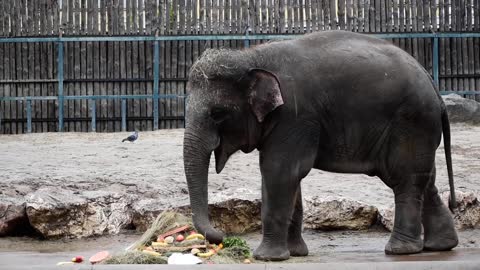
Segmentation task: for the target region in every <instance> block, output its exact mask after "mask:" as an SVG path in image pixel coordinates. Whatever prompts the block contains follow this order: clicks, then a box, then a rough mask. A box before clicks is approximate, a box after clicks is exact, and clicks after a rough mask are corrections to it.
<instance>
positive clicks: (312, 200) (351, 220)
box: [304, 196, 378, 230]
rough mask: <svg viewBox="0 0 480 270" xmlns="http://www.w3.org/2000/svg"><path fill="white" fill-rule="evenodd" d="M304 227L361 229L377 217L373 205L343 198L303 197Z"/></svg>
mask: <svg viewBox="0 0 480 270" xmlns="http://www.w3.org/2000/svg"><path fill="white" fill-rule="evenodd" d="M304 208H305V210H304V225H305V228H311V229H318V230H343V229H349V230H362V229H367V228H369V227H370V226H372V225H373V224H375V221H376V219H377V213H378V210H377V208H376V207H374V206H370V205H366V204H363V203H361V202H357V201H351V200H347V199H343V198H325V199H320V198H319V197H317V196H314V197H308V198H305V203H304Z"/></svg>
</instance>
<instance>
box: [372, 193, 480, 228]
mask: <svg viewBox="0 0 480 270" xmlns="http://www.w3.org/2000/svg"><path fill="white" fill-rule="evenodd" d="M455 194H456V199H457V208H456V209H455V211H454V213H453V220H454V222H455V227H456V228H457V229H458V230H464V229H479V228H480V202H479V201H478V196H477V195H476V194H474V193H471V192H469V193H465V192H461V191H456V192H455ZM440 196H441V198H442V200H443V202H444V204H445V205H448V198H449V196H450V192H448V191H447V192H443V193H442V194H441V195H440ZM394 217H395V208H394V207H393V206H392V207H390V208H382V209H380V210H379V221H380V223H381V224H382V225H383V226H384V227H385V228H386V229H387V230H389V231H392V229H393V221H394Z"/></svg>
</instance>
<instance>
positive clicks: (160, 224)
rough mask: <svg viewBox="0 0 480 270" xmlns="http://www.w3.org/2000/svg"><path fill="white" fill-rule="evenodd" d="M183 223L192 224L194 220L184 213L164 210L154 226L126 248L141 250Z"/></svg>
mask: <svg viewBox="0 0 480 270" xmlns="http://www.w3.org/2000/svg"><path fill="white" fill-rule="evenodd" d="M182 225H190V226H193V225H192V221H191V220H190V219H188V218H187V217H185V216H184V215H182V214H179V213H176V212H171V211H163V212H162V213H160V215H158V217H157V218H156V219H155V221H154V222H153V223H152V226H150V228H149V229H148V230H147V231H146V232H145V233H144V234H143V235H142V237H140V239H139V240H138V241H137V242H135V243H133V244H132V245H131V246H129V247H128V248H127V249H126V250H127V251H128V250H140V249H142V248H143V247H145V246H147V245H149V244H150V243H151V242H152V241H154V240H156V239H157V236H158V235H159V234H161V233H164V232H166V231H169V230H173V229H175V228H177V227H180V226H182Z"/></svg>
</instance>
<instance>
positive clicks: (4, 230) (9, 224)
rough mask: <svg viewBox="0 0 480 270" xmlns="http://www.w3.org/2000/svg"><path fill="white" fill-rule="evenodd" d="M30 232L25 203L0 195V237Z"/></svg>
mask: <svg viewBox="0 0 480 270" xmlns="http://www.w3.org/2000/svg"><path fill="white" fill-rule="evenodd" d="M30 232H31V227H30V223H29V222H28V217H27V213H26V211H25V202H24V201H23V200H21V199H19V198H17V199H15V198H13V197H10V196H8V197H7V196H5V195H0V237H1V236H12V235H25V234H29V233H30Z"/></svg>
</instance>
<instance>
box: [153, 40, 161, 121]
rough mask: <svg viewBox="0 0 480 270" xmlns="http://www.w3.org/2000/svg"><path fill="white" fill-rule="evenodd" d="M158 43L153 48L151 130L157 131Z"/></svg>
mask: <svg viewBox="0 0 480 270" xmlns="http://www.w3.org/2000/svg"><path fill="white" fill-rule="evenodd" d="M159 54H160V53H159V44H158V41H155V42H154V46H153V101H152V102H153V130H157V129H158V102H159V100H158V84H159V80H160V74H159V73H160V72H159V70H160V67H159V65H160V59H159V58H160V55H159Z"/></svg>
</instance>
